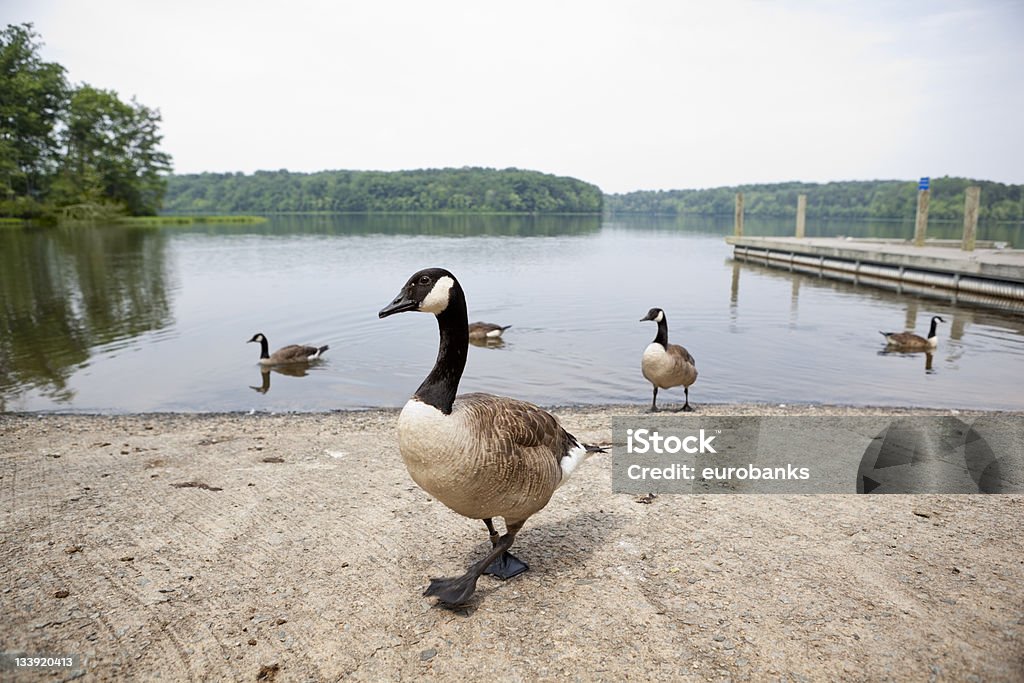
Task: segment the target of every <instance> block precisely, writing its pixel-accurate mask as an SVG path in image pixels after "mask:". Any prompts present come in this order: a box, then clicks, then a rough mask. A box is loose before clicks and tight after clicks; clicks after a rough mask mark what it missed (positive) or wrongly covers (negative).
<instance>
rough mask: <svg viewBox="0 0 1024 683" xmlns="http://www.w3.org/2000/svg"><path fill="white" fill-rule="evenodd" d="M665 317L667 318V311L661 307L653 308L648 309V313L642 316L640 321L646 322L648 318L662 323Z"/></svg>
mask: <svg viewBox="0 0 1024 683" xmlns="http://www.w3.org/2000/svg"><path fill="white" fill-rule="evenodd" d="M664 319H665V311H663V310H661V309H660V308H652V309H651V310H649V311H647V315H645V316H644V317H642V318H640V322H645V321H647V320H653V321H654V322H656V323H660V322H661V321H662V320H664Z"/></svg>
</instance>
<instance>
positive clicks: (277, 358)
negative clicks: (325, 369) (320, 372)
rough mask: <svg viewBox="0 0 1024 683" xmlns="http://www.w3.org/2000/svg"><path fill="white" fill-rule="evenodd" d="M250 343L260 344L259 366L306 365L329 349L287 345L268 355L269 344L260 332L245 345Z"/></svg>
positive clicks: (324, 346)
mask: <svg viewBox="0 0 1024 683" xmlns="http://www.w3.org/2000/svg"><path fill="white" fill-rule="evenodd" d="M252 342H259V344H260V360H259V363H260V365H286V364H288V363H308V362H309V361H312V360H316V359H317V358H319V357H320V356H321V355H322V354H323V352H324V351H326V350H327V349H328V348H329V347H328V346H327V345H326V344H324V345H323V346H303V345H300V344H289V345H288V346H282V347H281V348H279V349H278V350H277V351H274V353H270V343H269V342H268V341H267V338H266V337H265V336H263V333H262V332H257V333H256V334H254V335H253V336H252V339H250V340H249V341H248V342H246V343H247V344H249V343H252Z"/></svg>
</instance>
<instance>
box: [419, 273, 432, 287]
mask: <svg viewBox="0 0 1024 683" xmlns="http://www.w3.org/2000/svg"><path fill="white" fill-rule="evenodd" d="M420 284H421V285H429V284H430V276H429V275H421V276H420Z"/></svg>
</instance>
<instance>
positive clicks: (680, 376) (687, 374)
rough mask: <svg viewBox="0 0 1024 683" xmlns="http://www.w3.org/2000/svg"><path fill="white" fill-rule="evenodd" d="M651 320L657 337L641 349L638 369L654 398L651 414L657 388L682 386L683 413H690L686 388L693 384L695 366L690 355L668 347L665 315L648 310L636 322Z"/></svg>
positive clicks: (656, 406)
mask: <svg viewBox="0 0 1024 683" xmlns="http://www.w3.org/2000/svg"><path fill="white" fill-rule="evenodd" d="M647 320H653V321H654V322H656V323H658V334H657V335H656V336H655V337H654V341H652V342H651V343H650V344H648V345H647V348H646V349H644V355H643V359H642V360H641V361H640V369H641V370H642V371H643V373H644V377H646V378H647V381H648V382H650V383H651V384H653V385H654V397H653V398H651V412H652V413H656V412H658V388H659V387H660V388H662V389H671V388H672V387H678V386H680V385H682V387H683V391H684V392H685V394H686V403H685V404H684V405H683V408H682V409H683V410H684V411H687V412H689V411H692V410H693V408H691V407H690V385H691V384H693V383H694V382H696V381H697V364H696V362H695V361H694V360H693V356H691V355H690V352H689V351H687V350H686V349H684V348H683V347H682V346H679V345H678V344H669V343H668V319H667V318H666V317H665V311H663V310H661V309H660V308H652V309H651V310H649V311H647V315H645V316H644V317H643V318H640V322H645V321H647Z"/></svg>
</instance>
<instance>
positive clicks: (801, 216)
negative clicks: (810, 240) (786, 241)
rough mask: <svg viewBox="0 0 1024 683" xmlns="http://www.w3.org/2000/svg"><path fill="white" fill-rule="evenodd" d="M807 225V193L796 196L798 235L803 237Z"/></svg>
mask: <svg viewBox="0 0 1024 683" xmlns="http://www.w3.org/2000/svg"><path fill="white" fill-rule="evenodd" d="M806 227H807V195H805V194H798V195H797V196H796V236H797V237H803V236H804V230H805V229H806Z"/></svg>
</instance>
